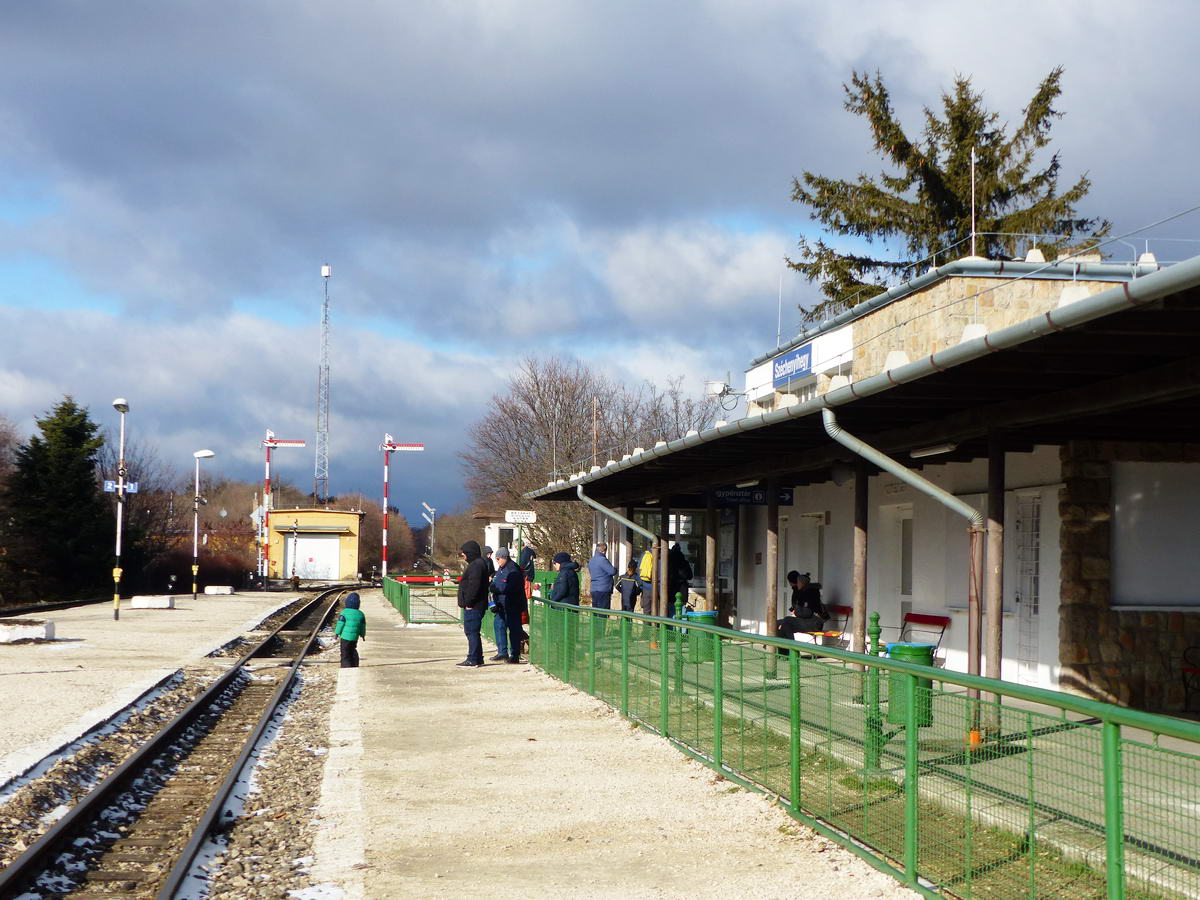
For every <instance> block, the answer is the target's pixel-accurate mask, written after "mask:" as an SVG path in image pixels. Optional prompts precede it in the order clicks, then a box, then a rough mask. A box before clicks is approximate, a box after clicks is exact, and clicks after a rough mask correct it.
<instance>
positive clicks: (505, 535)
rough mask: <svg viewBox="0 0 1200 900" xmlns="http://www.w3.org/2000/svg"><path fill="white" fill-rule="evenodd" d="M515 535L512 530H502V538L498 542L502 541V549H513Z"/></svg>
mask: <svg viewBox="0 0 1200 900" xmlns="http://www.w3.org/2000/svg"><path fill="white" fill-rule="evenodd" d="M513 533H514V532H513V529H512V528H501V529H500V537H499V538H498V540H499V541H500V546H501V547H507V548H508V549H509V550H511V549H512V546H513ZM497 549H499V548H497Z"/></svg>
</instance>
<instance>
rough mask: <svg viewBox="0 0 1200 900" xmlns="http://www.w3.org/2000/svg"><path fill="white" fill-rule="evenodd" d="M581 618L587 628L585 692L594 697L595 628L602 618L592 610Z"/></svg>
mask: <svg viewBox="0 0 1200 900" xmlns="http://www.w3.org/2000/svg"><path fill="white" fill-rule="evenodd" d="M583 619H584V621H583V627H584V628H586V629H587V655H588V671H587V692H588V693H589V694H591V695H592V696H593V697H594V696H596V628H597V626H598V625H599V624H600V622H602V621H603V620H602V619H600V618H599V617H598V616H597V615H596V614H595V613H594V612H589V613H588V614H587V615H586V616H584V617H583Z"/></svg>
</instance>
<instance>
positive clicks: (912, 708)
mask: <svg viewBox="0 0 1200 900" xmlns="http://www.w3.org/2000/svg"><path fill="white" fill-rule="evenodd" d="M904 700H905V703H906V705H907V707H908V709H907V710H906V713H907V719H908V721H907V722H906V723H905V725H904V877H905V880H906V883H907V884H909V885H910V886H911V885H914V884H916V883H917V851H918V845H917V836H918V835H917V827H918V818H919V817H918V813H919V808H918V806H917V765H918V763H919V759H918V756H917V750H918V747H917V738H918V736H919V734H920V732H919V731H918V730H917V679H916V676H914V675H905V676H904Z"/></svg>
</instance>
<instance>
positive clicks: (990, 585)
mask: <svg viewBox="0 0 1200 900" xmlns="http://www.w3.org/2000/svg"><path fill="white" fill-rule="evenodd" d="M1004 462H1005V459H1004V445H1003V444H1002V443H1001V442H1000V440H999V439H998V438H997V437H996V436H992V437H991V438H990V439H989V440H988V498H987V643H986V650H987V676H988V678H999V677H1000V670H1001V661H1002V660H1003V659H1004V627H1003V626H1004Z"/></svg>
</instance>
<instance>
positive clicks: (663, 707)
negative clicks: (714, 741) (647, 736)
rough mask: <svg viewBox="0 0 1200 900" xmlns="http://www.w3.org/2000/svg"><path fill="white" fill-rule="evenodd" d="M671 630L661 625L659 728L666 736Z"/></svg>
mask: <svg viewBox="0 0 1200 900" xmlns="http://www.w3.org/2000/svg"><path fill="white" fill-rule="evenodd" d="M670 634H671V632H669V631H667V629H666V626H663V625H660V626H659V629H658V730H659V731H660V732H662V736H663V737H666V736H667V733H668V732H669V731H670V730H671V728H670V718H669V715H670V706H669V705H668V704H669V703H670V695H669V693H668V691H667V664H668V663H669V662H670V660H668V659H667V641H668V640H669V639H670Z"/></svg>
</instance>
